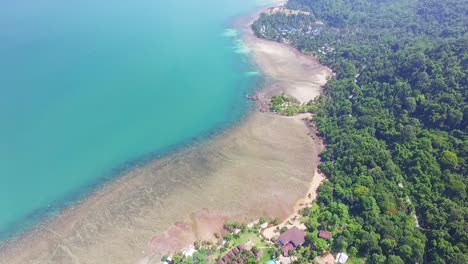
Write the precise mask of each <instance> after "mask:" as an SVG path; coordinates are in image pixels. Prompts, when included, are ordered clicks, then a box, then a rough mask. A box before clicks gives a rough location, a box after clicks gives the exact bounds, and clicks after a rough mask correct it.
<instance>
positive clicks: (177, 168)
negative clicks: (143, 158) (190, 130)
mask: <svg viewBox="0 0 468 264" xmlns="http://www.w3.org/2000/svg"><path fill="white" fill-rule="evenodd" d="M253 18H254V16H253V17H248V18H244V19H243V20H240V21H239V22H238V24H239V27H240V29H241V31H243V32H244V36H245V40H244V41H245V43H246V45H247V46H248V47H249V48H250V49H251V52H252V56H253V58H254V59H255V62H256V63H257V64H258V67H259V69H260V70H262V71H263V72H264V73H265V74H266V75H267V77H268V79H267V81H266V87H265V89H263V90H262V91H261V92H262V93H265V94H266V95H274V94H281V93H286V94H288V95H291V96H294V97H296V98H297V99H299V100H301V101H302V102H307V101H309V100H311V99H313V98H314V97H315V96H317V95H318V94H319V93H320V87H321V86H322V85H324V84H325V83H326V80H327V78H328V77H329V76H331V71H330V70H329V69H328V68H326V67H324V66H322V65H320V64H319V62H318V61H317V60H315V59H313V58H311V57H308V56H305V55H302V54H300V53H299V52H297V51H295V50H294V49H292V48H290V47H288V46H285V45H282V44H278V43H274V42H269V41H265V40H260V39H257V38H255V37H254V36H253V35H252V34H251V32H250V30H249V27H248V26H247V25H248V22H249V21H252V19H253ZM302 118H303V116H296V117H283V116H279V115H275V114H272V113H260V112H254V113H252V114H251V115H250V116H248V117H246V118H245V120H242V121H241V122H240V124H239V125H237V126H235V127H233V128H230V129H227V130H226V131H224V132H223V133H221V134H219V135H217V136H215V137H213V138H211V139H208V140H207V141H206V142H203V143H200V144H195V145H192V146H190V147H188V148H186V149H184V150H182V151H179V152H177V153H174V154H171V155H169V156H167V157H164V158H162V159H157V160H154V161H151V162H148V163H147V164H145V165H143V166H140V167H138V168H135V169H133V170H131V171H130V172H128V173H126V174H125V175H122V176H121V177H118V178H117V179H116V180H115V181H114V182H111V183H109V184H107V185H106V186H105V187H103V188H102V189H100V190H98V191H96V192H95V193H94V194H92V195H90V196H89V197H88V198H86V199H85V200H84V201H82V202H80V203H78V204H77V205H75V206H74V207H72V208H68V209H66V210H64V211H63V212H62V213H61V214H60V215H59V216H57V217H56V218H54V219H52V220H50V221H48V222H44V223H41V224H40V225H38V226H37V227H36V228H35V229H34V230H33V231H31V232H28V233H27V234H25V235H24V236H23V237H21V238H20V239H18V240H17V241H13V242H12V243H9V244H6V245H4V246H2V248H0V263H1V264H16V263H21V264H26V263H48V264H52V263H60V264H62V263H80V264H84V263H90V264H91V263H99V264H104V263H112V264H118V263H141V264H143V263H145V264H146V263H159V260H160V257H161V256H162V255H165V254H168V253H171V252H174V251H175V250H179V249H181V248H183V247H185V246H187V245H189V244H190V243H193V242H194V241H195V240H208V239H211V238H213V233H214V232H217V231H219V230H220V229H221V227H222V225H223V223H224V222H225V221H226V220H228V219H229V220H240V221H245V222H249V221H251V220H253V219H255V218H257V217H259V216H260V215H270V216H278V217H281V218H286V217H287V216H289V215H290V214H291V213H292V212H293V209H294V207H295V205H296V206H297V201H298V200H299V199H301V198H303V197H304V196H305V195H306V194H307V193H308V192H311V191H314V190H310V187H311V185H310V184H311V182H313V183H314V184H313V186H314V188H316V187H315V185H316V184H315V183H316V182H317V181H313V177H314V172H315V171H316V168H317V166H318V161H319V159H318V154H319V152H320V151H321V150H322V145H321V142H320V140H319V139H318V138H317V137H312V136H311V134H314V132H313V131H312V130H311V129H310V128H309V127H307V126H306V125H305V122H304V121H303V120H302Z"/></svg>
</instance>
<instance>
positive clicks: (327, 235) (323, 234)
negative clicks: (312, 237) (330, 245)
mask: <svg viewBox="0 0 468 264" xmlns="http://www.w3.org/2000/svg"><path fill="white" fill-rule="evenodd" d="M319 237H320V238H323V239H330V238H332V237H333V234H332V233H330V232H328V231H325V230H320V232H319Z"/></svg>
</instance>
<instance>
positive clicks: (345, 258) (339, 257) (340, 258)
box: [336, 252, 349, 264]
mask: <svg viewBox="0 0 468 264" xmlns="http://www.w3.org/2000/svg"><path fill="white" fill-rule="evenodd" d="M348 258H349V257H348V255H346V253H344V252H341V253H339V254H338V255H337V256H336V263H340V264H344V263H346V261H348Z"/></svg>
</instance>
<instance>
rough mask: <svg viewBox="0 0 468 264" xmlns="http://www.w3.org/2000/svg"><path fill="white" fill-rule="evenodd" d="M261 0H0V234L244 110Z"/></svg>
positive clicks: (252, 83)
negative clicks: (247, 25) (249, 18)
mask: <svg viewBox="0 0 468 264" xmlns="http://www.w3.org/2000/svg"><path fill="white" fill-rule="evenodd" d="M259 4H261V3H259V2H258V1H254V0H196V1H195V0H171V1H163V0H134V1H126V0H125V1H124V0H112V1H111V0H68V1H63V0H34V1H30V0H15V1H2V2H1V3H0V240H4V239H6V238H8V237H11V236H12V235H17V234H19V233H20V232H21V231H24V230H25V229H27V228H29V227H31V226H32V225H33V224H34V223H37V221H39V220H40V219H42V218H43V217H46V216H51V215H53V214H55V213H57V212H58V210H59V209H60V208H63V207H64V206H66V205H67V204H69V203H72V202H74V201H77V200H78V199H79V198H82V197H83V195H85V194H86V193H89V192H90V191H92V190H93V189H94V188H96V187H98V186H99V185H101V184H103V183H104V182H105V181H107V180H109V179H111V178H112V177H115V176H116V175H118V174H119V172H121V171H122V170H124V169H128V167H131V166H134V165H135V164H137V163H138V162H141V161H144V160H147V159H149V158H153V157H157V156H158V155H162V154H165V153H168V152H170V151H173V150H175V149H176V148H179V147H181V146H184V145H187V144H190V143H191V142H193V141H194V140H199V139H204V138H206V137H208V136H209V135H210V134H212V133H215V132H216V131H219V130H220V129H223V128H225V127H227V126H229V125H232V124H233V123H235V122H237V121H238V120H240V119H241V118H242V116H243V115H244V114H245V113H246V111H248V109H249V103H248V102H247V100H246V99H245V95H246V94H247V93H249V92H251V90H252V89H253V87H254V86H255V84H256V82H258V81H259V77H258V76H257V74H254V73H253V71H254V68H253V67H252V66H251V65H250V63H249V58H248V49H246V48H245V47H244V46H243V45H242V42H241V41H240V40H239V39H238V37H237V32H236V31H235V30H231V29H229V25H230V24H231V22H232V20H233V19H234V18H235V17H236V16H239V15H241V14H244V13H248V12H250V11H252V10H253V9H254V8H256V6H257V5H259Z"/></svg>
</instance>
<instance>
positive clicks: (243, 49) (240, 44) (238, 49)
mask: <svg viewBox="0 0 468 264" xmlns="http://www.w3.org/2000/svg"><path fill="white" fill-rule="evenodd" d="M234 52H235V53H238V54H249V53H250V52H251V49H250V48H249V47H248V46H247V45H246V44H245V43H244V41H242V40H240V39H239V40H237V41H236V45H235V46H234Z"/></svg>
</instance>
